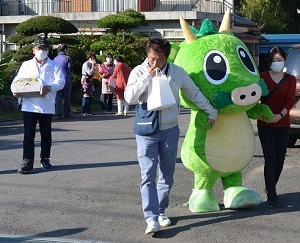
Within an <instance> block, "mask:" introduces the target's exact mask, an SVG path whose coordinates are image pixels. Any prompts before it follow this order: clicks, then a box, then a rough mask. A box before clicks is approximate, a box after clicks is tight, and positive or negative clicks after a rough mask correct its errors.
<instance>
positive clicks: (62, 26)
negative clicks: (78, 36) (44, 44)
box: [15, 16, 78, 37]
mask: <svg viewBox="0 0 300 243" xmlns="http://www.w3.org/2000/svg"><path fill="white" fill-rule="evenodd" d="M15 31H16V32H17V33H19V34H23V35H25V36H32V35H38V34H40V33H43V34H44V36H45V37H48V34H49V33H58V34H71V33H77V32H78V29H77V28H76V27H75V26H74V25H73V24H72V23H70V22H69V21H67V20H64V19H62V18H58V17H53V16H37V17H33V18H30V19H28V20H26V21H24V22H22V23H20V24H18V25H17V26H16V28H15Z"/></svg>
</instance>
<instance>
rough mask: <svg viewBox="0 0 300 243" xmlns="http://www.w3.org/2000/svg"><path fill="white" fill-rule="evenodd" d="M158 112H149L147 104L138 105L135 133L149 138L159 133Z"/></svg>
mask: <svg viewBox="0 0 300 243" xmlns="http://www.w3.org/2000/svg"><path fill="white" fill-rule="evenodd" d="M158 112H159V111H149V110H147V103H143V104H140V105H137V106H136V108H135V118H134V128H133V131H134V133H135V134H137V135H141V136H147V135H152V134H154V133H156V132H158V131H159V123H158Z"/></svg>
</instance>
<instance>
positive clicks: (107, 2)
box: [0, 0, 233, 16]
mask: <svg viewBox="0 0 300 243" xmlns="http://www.w3.org/2000/svg"><path fill="white" fill-rule="evenodd" d="M231 2H233V1H232V0H231V1H230V0H229V1H225V0H114V1H113V0H42V1H40V0H23V1H14V0H0V16H16V15H43V14H51V13H72V12H117V13H118V12H122V11H124V10H126V9H134V10H136V11H139V12H151V11H165V12H166V11H192V10H197V11H200V12H209V13H224V12H225V10H226V9H227V8H232V4H231Z"/></svg>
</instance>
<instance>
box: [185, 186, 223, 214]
mask: <svg viewBox="0 0 300 243" xmlns="http://www.w3.org/2000/svg"><path fill="white" fill-rule="evenodd" d="M189 209H190V210H191V211H192V212H193V213H205V212H211V211H219V210H220V207H219V204H218V202H217V201H216V199H215V197H214V194H213V191H212V189H201V190H197V189H193V192H192V194H191V196H190V199H189Z"/></svg>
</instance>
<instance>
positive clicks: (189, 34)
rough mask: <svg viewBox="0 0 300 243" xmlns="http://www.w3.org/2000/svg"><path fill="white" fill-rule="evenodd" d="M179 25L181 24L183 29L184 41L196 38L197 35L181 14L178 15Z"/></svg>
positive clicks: (191, 40)
mask: <svg viewBox="0 0 300 243" xmlns="http://www.w3.org/2000/svg"><path fill="white" fill-rule="evenodd" d="M180 25H181V29H182V31H183V35H184V38H185V41H186V43H188V44H190V43H192V42H193V41H195V40H197V36H196V35H195V34H194V32H193V31H192V30H191V29H190V26H189V25H188V23H187V22H186V21H185V20H184V18H182V17H181V16H180Z"/></svg>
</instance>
